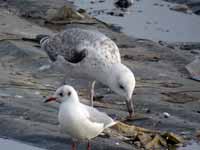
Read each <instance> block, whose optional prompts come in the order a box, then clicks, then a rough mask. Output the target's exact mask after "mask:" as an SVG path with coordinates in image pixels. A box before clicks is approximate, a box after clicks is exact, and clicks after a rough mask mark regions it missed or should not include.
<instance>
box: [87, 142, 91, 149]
mask: <svg viewBox="0 0 200 150" xmlns="http://www.w3.org/2000/svg"><path fill="white" fill-rule="evenodd" d="M87 150H91V144H90V141H88V144H87Z"/></svg>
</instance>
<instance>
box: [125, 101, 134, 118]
mask: <svg viewBox="0 0 200 150" xmlns="http://www.w3.org/2000/svg"><path fill="white" fill-rule="evenodd" d="M126 106H127V109H128V113H129V117H130V118H132V117H133V114H134V108H133V101H132V100H126Z"/></svg>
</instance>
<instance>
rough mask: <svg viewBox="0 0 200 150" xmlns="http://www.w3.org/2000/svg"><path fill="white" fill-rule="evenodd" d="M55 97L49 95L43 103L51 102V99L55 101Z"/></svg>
mask: <svg viewBox="0 0 200 150" xmlns="http://www.w3.org/2000/svg"><path fill="white" fill-rule="evenodd" d="M56 100H57V99H56V98H55V97H49V98H48V99H46V100H45V101H44V103H48V102H51V101H56Z"/></svg>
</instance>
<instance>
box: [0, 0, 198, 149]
mask: <svg viewBox="0 0 200 150" xmlns="http://www.w3.org/2000/svg"><path fill="white" fill-rule="evenodd" d="M9 2H10V4H9V3H7V4H8V6H9V7H12V6H11V3H16V2H19V3H21V2H22V1H19V0H17V1H12V2H11V1H9ZM26 2H29V0H27V1H26ZM34 2H35V4H37V5H39V3H40V1H36V0H35V1H34ZM54 3H55V1H54V2H53V1H52V3H51V5H53V4H54ZM14 5H15V4H14ZM31 5H32V4H31ZM16 6H17V5H16ZM19 6H20V7H22V6H21V4H20V5H19ZM19 6H17V7H16V8H15V9H17V10H18V11H21V10H20V7H19ZM42 6H43V4H41V7H42ZM48 7H50V6H48ZM51 7H52V6H51ZM42 8H43V7H42ZM28 10H29V8H27V11H28ZM0 12H1V15H0V20H3V19H4V23H1V24H0V34H1V39H0V119H1V122H0V128H1V131H0V137H6V138H12V139H18V140H20V141H23V142H28V143H32V144H34V145H37V146H39V147H43V148H47V149H49V150H57V149H59V150H64V149H67V148H69V147H70V143H71V140H70V138H69V137H68V136H66V135H63V134H61V133H60V132H59V128H58V122H57V108H58V106H57V105H56V104H49V105H47V104H44V103H43V101H44V99H45V97H47V96H49V95H51V94H52V93H53V92H54V91H55V89H56V88H57V87H58V86H59V84H60V81H61V80H62V78H63V76H64V75H63V74H62V73H60V72H58V71H57V69H56V67H55V66H54V67H52V68H50V69H47V70H45V71H41V70H39V68H40V67H41V66H43V65H49V64H50V63H49V61H48V58H47V56H46V54H45V53H44V52H43V51H42V50H41V49H40V48H38V45H36V44H35V43H32V42H27V41H23V40H21V36H25V35H33V36H34V35H35V34H37V33H38V32H39V33H40V34H41V33H48V34H52V33H53V32H55V30H54V31H52V30H50V29H47V28H46V27H40V26H37V25H36V24H35V23H30V22H27V21H26V20H24V19H21V18H19V17H18V16H16V15H14V14H13V13H12V11H11V12H10V11H7V10H5V9H0ZM2 14H3V15H2ZM6 18H7V19H6ZM9 18H12V19H9ZM12 21H16V22H19V23H16V24H15V25H13V26H9V24H10V23H11V22H12ZM6 26H7V30H6V33H7V32H9V33H13V35H12V34H6V33H5V32H4V31H5V29H6V28H5V27H6ZM71 26H78V27H82V28H98V30H100V31H101V32H103V33H105V34H106V35H108V36H109V37H110V38H112V39H113V40H114V41H115V42H116V43H117V45H118V46H119V48H120V53H121V56H122V60H123V62H124V63H125V64H127V66H129V67H130V68H131V69H132V71H133V72H134V74H135V76H136V89H135V91H134V95H133V100H134V103H135V108H136V113H137V114H139V115H141V116H143V117H141V118H140V119H138V120H135V121H132V122H129V124H134V125H138V126H141V127H146V128H149V129H155V130H161V131H170V132H175V133H177V134H179V135H182V136H184V137H187V138H189V139H195V133H196V131H197V130H198V129H199V124H200V113H199V111H200V84H199V82H197V81H194V80H191V79H190V78H189V73H188V72H187V70H186V69H185V66H186V65H187V64H189V63H190V62H192V61H193V60H194V59H195V55H194V54H193V53H190V51H185V50H181V49H180V48H179V47H177V46H174V48H171V47H169V46H167V45H160V44H158V43H155V42H152V41H150V40H144V39H135V38H130V37H127V36H126V35H124V34H123V33H118V32H114V31H111V30H110V29H108V28H107V27H105V26H102V25H101V24H95V25H92V27H89V26H88V25H80V24H75V25H67V26H62V27H59V29H60V30H61V29H64V28H66V27H71ZM23 27H24V28H23ZM13 28H15V30H13ZM24 29H26V30H24ZM15 31H17V32H15ZM14 35H17V38H16V36H15V38H14V39H13V40H6V39H12V37H13V36H14ZM31 37H32V36H31ZM67 83H69V84H71V85H73V86H75V88H76V89H77V90H78V91H79V95H80V96H81V98H82V99H83V102H84V103H85V102H86V103H87V102H88V101H87V100H85V98H88V95H89V93H88V90H87V89H88V86H87V82H86V81H84V80H74V79H69V80H67ZM96 94H97V98H96V101H95V106H98V108H99V109H100V110H102V111H105V112H106V113H108V114H116V115H117V117H118V118H123V117H125V116H126V115H127V112H126V106H125V105H124V104H123V103H121V98H120V97H118V96H117V95H115V94H114V93H112V92H108V90H107V88H106V87H104V86H102V85H97V87H96ZM98 97H100V98H98ZM98 104H101V106H105V107H100V106H99V105H98ZM108 104H109V105H108ZM108 106H109V107H108ZM146 110H150V111H148V112H147V111H146ZM164 112H167V113H169V114H170V117H168V118H165V117H164V116H163V113H164ZM92 144H93V148H94V149H96V150H103V149H104V150H105V149H109V150H110V149H113V150H118V149H120V150H123V149H124V150H128V149H136V148H135V146H133V145H130V144H127V143H125V142H123V141H120V140H117V139H112V138H103V137H97V138H95V139H94V140H93V141H92ZM85 146H86V145H85V143H81V144H80V147H79V148H80V149H85Z"/></svg>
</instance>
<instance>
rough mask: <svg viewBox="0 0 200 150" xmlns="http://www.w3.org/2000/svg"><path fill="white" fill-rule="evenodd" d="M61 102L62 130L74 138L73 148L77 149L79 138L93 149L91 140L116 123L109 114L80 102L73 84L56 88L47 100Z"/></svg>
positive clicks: (59, 116)
mask: <svg viewBox="0 0 200 150" xmlns="http://www.w3.org/2000/svg"><path fill="white" fill-rule="evenodd" d="M50 101H57V102H60V103H61V105H60V108H59V114H58V121H59V123H60V128H61V131H63V132H64V133H66V134H68V135H70V136H71V137H72V139H73V144H72V149H73V150H75V149H76V142H75V141H77V140H79V141H80V140H81V141H83V140H87V141H88V145H87V149H88V150H90V149H91V145H90V143H89V141H90V140H91V139H92V138H94V137H96V136H98V135H99V134H100V133H101V132H102V131H103V130H104V129H105V128H108V127H111V126H113V125H115V124H116V123H117V122H115V121H114V120H113V119H112V118H110V117H109V116H108V115H107V114H105V113H103V112H100V111H98V110H97V109H95V108H93V107H90V106H87V105H84V104H82V103H80V101H79V98H78V94H77V92H76V91H75V89H74V88H73V87H72V86H69V85H64V86H62V87H60V88H58V89H57V90H56V92H55V93H54V95H53V96H52V97H49V98H48V99H47V100H46V101H45V102H50Z"/></svg>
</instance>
